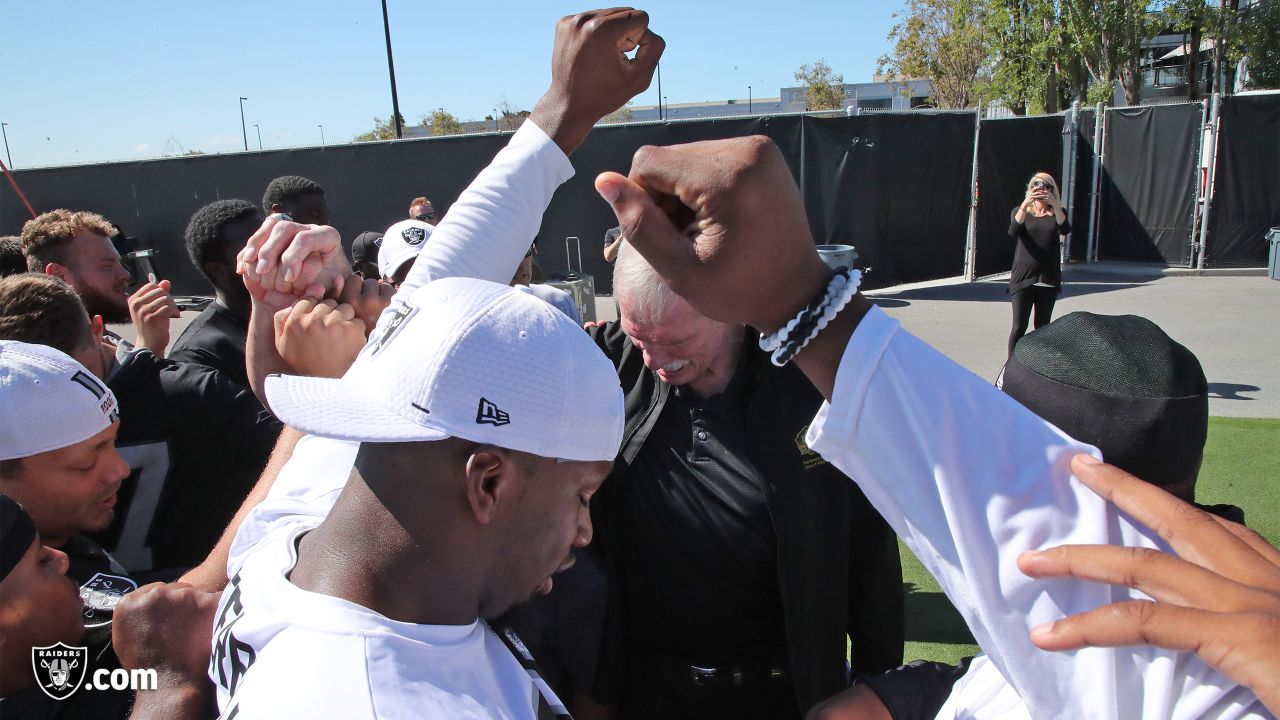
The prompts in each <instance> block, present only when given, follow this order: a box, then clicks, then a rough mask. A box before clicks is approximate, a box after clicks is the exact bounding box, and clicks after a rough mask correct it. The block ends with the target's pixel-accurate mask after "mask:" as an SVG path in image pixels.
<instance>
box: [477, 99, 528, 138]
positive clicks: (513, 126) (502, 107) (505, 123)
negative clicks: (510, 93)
mask: <svg viewBox="0 0 1280 720" xmlns="http://www.w3.org/2000/svg"><path fill="white" fill-rule="evenodd" d="M496 109H497V111H498V129H499V130H511V131H515V130H519V129H520V126H521V125H523V124H524V120H525V118H527V117H529V111H528V110H517V109H516V108H515V106H513V105H512V104H511V102H510V101H508V100H507V99H506V98H505V97H504V98H502V100H500V101H499V102H498V107H497V108H496ZM485 119H486V120H492V119H493V116H492V115H489V116H487V117H486V118H485Z"/></svg>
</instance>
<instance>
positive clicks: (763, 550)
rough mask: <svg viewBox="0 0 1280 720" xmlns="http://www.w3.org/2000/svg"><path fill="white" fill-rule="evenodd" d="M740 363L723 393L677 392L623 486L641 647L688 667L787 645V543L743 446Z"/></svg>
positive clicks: (627, 562)
mask: <svg viewBox="0 0 1280 720" xmlns="http://www.w3.org/2000/svg"><path fill="white" fill-rule="evenodd" d="M743 374H744V370H743V368H742V365H741V363H740V364H739V368H738V370H737V371H736V372H735V373H734V378H733V380H732V381H731V382H730V385H729V387H728V388H727V389H726V390H725V392H723V393H721V394H720V395H716V396H713V397H711V398H707V399H702V398H699V397H698V396H697V395H695V394H693V393H691V392H689V391H688V390H686V389H681V388H672V393H671V396H670V398H669V399H668V400H667V402H666V405H665V406H664V407H663V409H662V414H661V415H660V416H659V418H658V422H657V424H656V425H655V426H654V428H653V431H652V432H651V433H650V435H649V437H648V439H647V440H646V441H645V443H644V445H643V446H642V448H641V449H640V452H639V453H638V454H637V456H636V460H635V462H634V463H633V464H632V466H631V470H630V472H629V473H628V476H627V482H626V484H625V487H624V490H623V491H622V492H623V494H624V495H625V498H623V499H622V500H621V502H620V503H619V505H620V506H621V507H625V508H626V512H625V513H624V515H623V517H622V518H621V525H622V537H623V538H625V540H624V541H623V542H622V543H621V548H622V557H621V561H622V570H623V575H624V577H625V578H626V580H625V588H624V592H625V594H626V603H625V607H626V612H627V615H628V617H627V627H628V631H629V642H630V643H631V646H632V650H633V651H634V652H637V653H639V654H640V655H654V656H657V657H659V658H665V659H668V660H677V661H680V662H684V663H689V664H697V665H716V666H735V665H743V664H749V663H756V662H769V661H770V660H771V659H772V658H773V656H774V655H776V654H777V651H778V650H779V649H782V648H785V647H786V634H785V630H784V627H783V612H782V590H781V585H780V581H779V579H778V547H777V545H778V540H777V534H776V531H775V530H774V527H773V522H772V521H771V519H770V517H769V510H768V507H767V506H766V504H765V496H764V489H763V487H762V486H761V482H760V478H759V476H758V474H757V472H756V469H755V467H754V466H753V465H752V463H751V461H750V460H749V459H748V453H747V448H746V446H745V438H746V437H747V431H746V425H745V423H746V405H747V402H746V400H747V399H746V397H745V396H744V390H745V383H743V382H742V377H741V376H742V375H743Z"/></svg>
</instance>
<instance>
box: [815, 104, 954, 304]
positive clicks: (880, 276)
mask: <svg viewBox="0 0 1280 720" xmlns="http://www.w3.org/2000/svg"><path fill="white" fill-rule="evenodd" d="M974 120H975V117H974V114H973V113H914V114H910V115H903V114H893V115H890V114H882V113H877V114H867V115H861V116H857V117H844V118H817V117H806V118H805V131H804V133H803V137H802V140H803V144H804V148H803V153H802V155H801V158H802V160H803V173H802V178H803V179H802V182H801V189H802V190H803V191H804V197H805V204H806V206H807V208H808V211H809V223H810V225H811V226H812V227H813V232H814V236H815V237H816V238H817V239H818V242H819V243H845V244H848V245H853V246H855V247H856V248H857V249H858V252H859V254H860V258H859V260H858V262H859V263H860V264H862V265H864V266H868V267H870V268H872V272H871V273H869V274H868V275H867V277H866V278H865V280H864V283H865V284H866V286H868V287H883V286H886V285H894V284H898V283H909V282H918V281H922V280H932V279H937V278H943V277H954V276H958V275H961V274H963V273H964V254H965V232H966V230H967V228H968V223H969V186H970V183H971V181H972V174H973V169H972V168H973V140H974V129H975V123H974Z"/></svg>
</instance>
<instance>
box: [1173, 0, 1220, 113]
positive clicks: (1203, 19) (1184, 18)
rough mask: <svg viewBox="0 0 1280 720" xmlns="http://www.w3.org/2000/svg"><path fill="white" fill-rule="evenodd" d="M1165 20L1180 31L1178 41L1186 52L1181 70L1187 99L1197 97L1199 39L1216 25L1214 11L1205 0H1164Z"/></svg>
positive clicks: (1198, 89) (1199, 94)
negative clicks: (1185, 82) (1179, 40)
mask: <svg viewBox="0 0 1280 720" xmlns="http://www.w3.org/2000/svg"><path fill="white" fill-rule="evenodd" d="M1161 12H1162V13H1163V14H1164V17H1165V19H1166V22H1167V23H1168V25H1169V27H1171V28H1172V29H1173V30H1174V31H1175V32H1180V33H1182V44H1183V45H1184V46H1185V47H1186V49H1187V53H1186V55H1184V56H1183V70H1184V73H1185V75H1186V78H1187V99H1188V100H1199V99H1200V97H1201V92H1200V75H1199V73H1198V72H1197V70H1198V67H1197V66H1198V65H1199V64H1200V43H1201V40H1202V39H1203V38H1204V36H1205V35H1206V34H1208V33H1212V32H1213V31H1214V30H1215V29H1216V28H1217V27H1218V22H1217V15H1218V14H1217V13H1216V12H1215V11H1214V9H1213V8H1211V7H1209V6H1207V5H1206V4H1205V0H1167V2H1165V4H1164V7H1163V8H1161Z"/></svg>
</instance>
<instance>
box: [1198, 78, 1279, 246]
mask: <svg viewBox="0 0 1280 720" xmlns="http://www.w3.org/2000/svg"><path fill="white" fill-rule="evenodd" d="M1220 112H1221V114H1220V115H1219V121H1220V125H1219V127H1220V128H1221V133H1222V134H1221V136H1220V137H1219V138H1218V160H1217V169H1216V170H1215V171H1214V173H1215V177H1214V186H1215V191H1214V196H1213V207H1212V208H1211V209H1210V212H1209V232H1208V234H1207V236H1206V238H1205V264H1206V265H1207V266H1209V267H1256V266H1264V265H1266V264H1267V250H1268V245H1267V242H1266V241H1265V239H1264V236H1265V235H1266V233H1267V230H1269V229H1270V228H1272V227H1277V226H1280V94H1275V95H1245V96H1235V97H1229V98H1226V99H1225V100H1223V102H1222V109H1221V111H1220Z"/></svg>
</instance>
